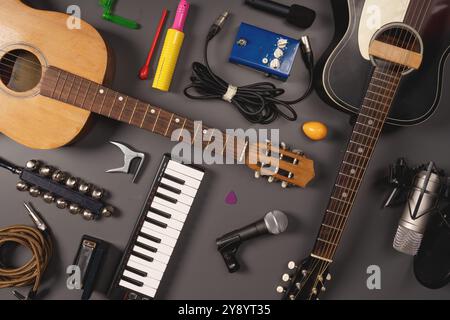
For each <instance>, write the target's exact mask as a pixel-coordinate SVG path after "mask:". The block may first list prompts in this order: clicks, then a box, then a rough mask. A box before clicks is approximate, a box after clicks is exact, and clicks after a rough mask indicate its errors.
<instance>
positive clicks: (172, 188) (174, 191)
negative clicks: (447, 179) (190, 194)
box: [159, 183, 181, 194]
mask: <svg viewBox="0 0 450 320" xmlns="http://www.w3.org/2000/svg"><path fill="white" fill-rule="evenodd" d="M159 186H160V187H161V188H163V189H166V190H169V191H171V192H173V193H176V194H181V190H180V189H177V188H174V187H172V186H168V185H167V184H165V183H160V185H159Z"/></svg>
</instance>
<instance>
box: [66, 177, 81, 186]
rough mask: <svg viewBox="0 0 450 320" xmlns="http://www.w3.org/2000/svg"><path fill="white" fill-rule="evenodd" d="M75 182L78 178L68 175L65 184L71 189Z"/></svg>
mask: <svg viewBox="0 0 450 320" xmlns="http://www.w3.org/2000/svg"><path fill="white" fill-rule="evenodd" d="M77 183H78V179H77V178H75V177H69V178H67V180H66V186H68V187H69V188H71V189H73V188H75V187H76V185H77Z"/></svg>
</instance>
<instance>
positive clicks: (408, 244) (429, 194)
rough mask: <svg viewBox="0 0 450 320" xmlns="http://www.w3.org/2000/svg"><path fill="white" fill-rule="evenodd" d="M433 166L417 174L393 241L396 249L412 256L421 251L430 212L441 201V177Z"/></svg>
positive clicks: (432, 164)
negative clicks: (434, 171)
mask: <svg viewBox="0 0 450 320" xmlns="http://www.w3.org/2000/svg"><path fill="white" fill-rule="evenodd" d="M433 167H434V163H432V162H431V163H430V165H429V167H428V170H427V171H421V172H419V173H418V174H417V175H416V177H415V179H414V184H413V188H412V190H411V193H410V195H409V198H408V201H407V204H406V208H405V210H404V211H403V215H402V217H401V219H400V222H399V225H398V229H397V234H396V235H395V239H394V243H393V247H394V249H396V250H397V251H400V252H402V253H405V254H408V255H411V256H415V255H416V254H417V252H418V251H419V248H420V245H421V243H422V238H423V234H424V233H425V229H426V227H427V224H428V222H429V220H430V217H431V214H430V213H431V212H432V211H433V210H435V209H436V207H437V204H438V202H439V197H440V190H441V177H440V176H439V175H438V174H436V173H433Z"/></svg>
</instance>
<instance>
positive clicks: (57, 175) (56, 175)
mask: <svg viewBox="0 0 450 320" xmlns="http://www.w3.org/2000/svg"><path fill="white" fill-rule="evenodd" d="M66 176H67V175H66V174H65V173H64V172H62V171H61V170H55V172H53V174H52V179H53V181H56V182H63V181H64V180H66Z"/></svg>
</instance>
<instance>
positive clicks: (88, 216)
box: [82, 209, 95, 221]
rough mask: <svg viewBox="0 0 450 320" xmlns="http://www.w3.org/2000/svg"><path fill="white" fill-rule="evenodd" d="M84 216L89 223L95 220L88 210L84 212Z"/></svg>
mask: <svg viewBox="0 0 450 320" xmlns="http://www.w3.org/2000/svg"><path fill="white" fill-rule="evenodd" d="M82 215H83V218H84V219H85V220H88V221H92V220H94V218H95V216H94V214H93V213H92V212H91V211H90V210H88V209H84V210H83V212H82Z"/></svg>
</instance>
